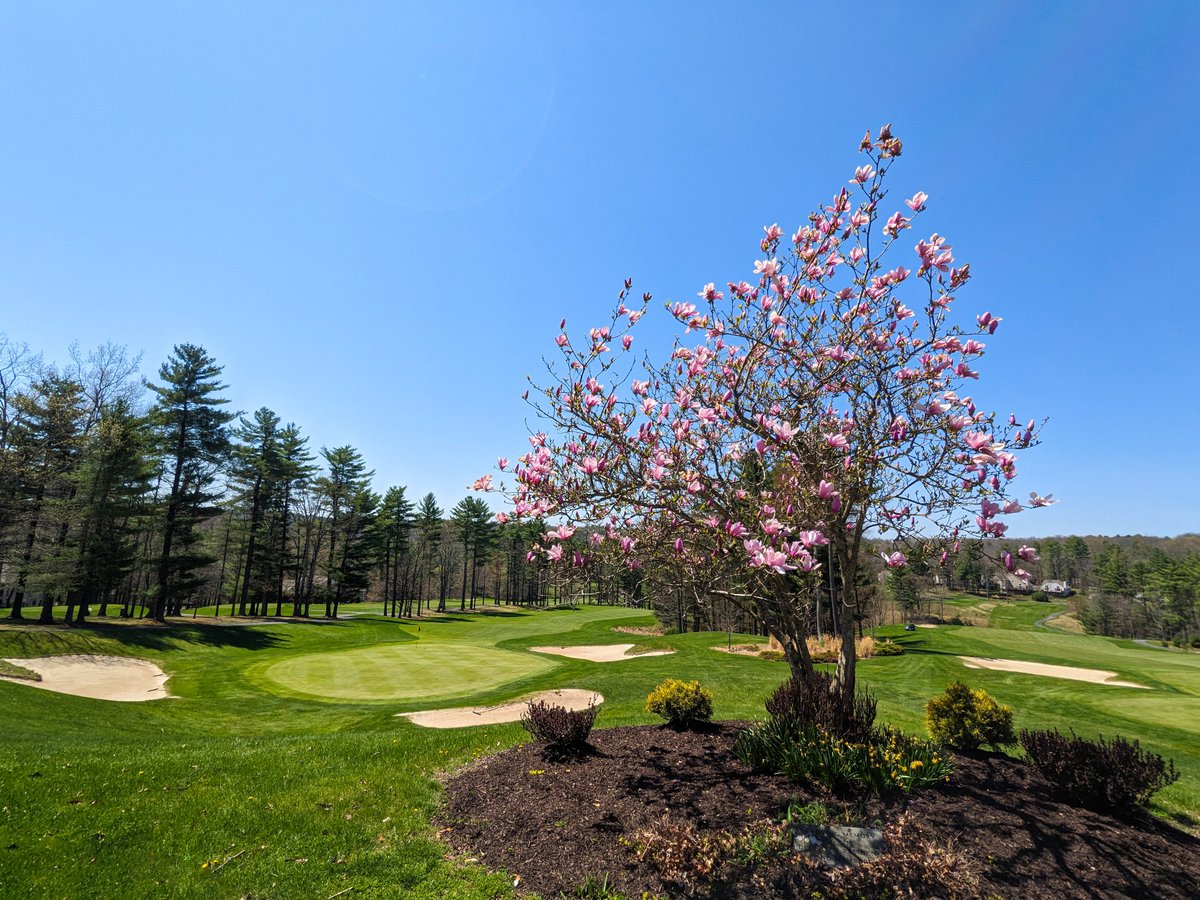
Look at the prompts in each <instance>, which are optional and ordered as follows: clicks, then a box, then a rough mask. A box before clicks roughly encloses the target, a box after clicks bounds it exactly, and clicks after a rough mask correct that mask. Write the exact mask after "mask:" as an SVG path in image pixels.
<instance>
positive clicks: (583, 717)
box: [521, 700, 597, 755]
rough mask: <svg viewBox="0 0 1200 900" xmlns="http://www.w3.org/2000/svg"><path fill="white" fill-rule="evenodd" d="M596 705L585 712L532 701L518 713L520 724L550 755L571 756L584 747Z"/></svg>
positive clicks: (590, 731)
mask: <svg viewBox="0 0 1200 900" xmlns="http://www.w3.org/2000/svg"><path fill="white" fill-rule="evenodd" d="M596 712H597V709H596V704H595V703H589V704H588V706H587V708H586V709H567V708H566V707H565V706H557V705H555V704H553V703H546V702H545V701H544V700H539V701H537V702H536V703H535V702H533V701H532V700H531V701H530V702H529V704H528V706H526V707H525V711H524V712H523V713H521V724H522V725H523V726H524V728H525V730H526V731H528V732H529V733H530V734H531V735H532V736H533V737H534V738H535V739H536V740H539V741H543V742H544V743H545V744H546V745H547V750H549V751H550V752H551V753H552V754H558V755H571V754H573V753H578V752H579V751H581V750H583V749H584V747H586V746H587V739H588V735H589V734H591V733H592V726H593V725H594V724H596Z"/></svg>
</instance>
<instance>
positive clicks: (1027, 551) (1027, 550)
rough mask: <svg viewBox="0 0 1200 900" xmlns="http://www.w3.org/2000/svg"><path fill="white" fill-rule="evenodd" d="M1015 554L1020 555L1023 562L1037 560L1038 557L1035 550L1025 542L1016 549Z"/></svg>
mask: <svg viewBox="0 0 1200 900" xmlns="http://www.w3.org/2000/svg"><path fill="white" fill-rule="evenodd" d="M1017 556H1019V557H1021V559H1023V560H1025V562H1037V561H1038V559H1039V558H1040V557H1039V556H1038V552H1037V550H1035V549H1034V548H1033V547H1030V546H1028V545H1026V544H1022V545H1021V549H1020V550H1018V551H1017Z"/></svg>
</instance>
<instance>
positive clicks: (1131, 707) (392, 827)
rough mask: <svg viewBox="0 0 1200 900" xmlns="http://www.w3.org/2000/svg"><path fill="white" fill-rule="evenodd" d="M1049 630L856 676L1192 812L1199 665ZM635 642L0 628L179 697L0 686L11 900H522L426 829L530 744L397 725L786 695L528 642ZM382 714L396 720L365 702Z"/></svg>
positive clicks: (762, 682) (739, 709) (948, 645)
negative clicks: (454, 781)
mask: <svg viewBox="0 0 1200 900" xmlns="http://www.w3.org/2000/svg"><path fill="white" fill-rule="evenodd" d="M1054 608H1055V607H1054V606H1053V605H1049V608H1048V605H1047V604H1032V603H1028V602H1024V603H1013V604H1005V603H1001V604H998V605H997V606H996V607H995V608H994V609H992V610H991V613H990V614H991V618H992V622H993V625H994V626H1000V627H992V628H977V627H976V628H972V627H949V626H945V627H941V628H937V629H921V630H919V631H917V632H910V633H905V632H903V631H901V630H900V629H899V628H895V629H883V630H882V633H884V634H892V635H893V636H895V637H896V638H897V639H898V640H900V641H901V642H903V643H905V644H906V645H907V647H908V649H909V651H910V652H909V653H908V654H906V655H905V656H903V657H898V658H888V659H879V660H868V661H865V662H863V663H862V668H861V673H862V678H863V680H864V681H865V682H866V683H867V684H869V685H870V686H871V687H872V689H873V690H875V691H876V693H877V694H878V695H879V697H880V711H881V714H882V715H883V716H885V717H887V718H888V719H891V720H893V721H895V722H897V723H899V724H901V725H903V726H905V727H907V728H910V729H913V730H918V731H919V730H921V708H922V705H923V703H924V701H925V700H926V699H927V698H928V697H929V696H931V695H932V694H934V693H937V692H938V691H940V690H942V689H943V688H944V686H945V685H946V684H947V683H948V682H950V681H952V680H954V679H956V678H962V679H965V680H967V681H968V682H969V683H970V684H972V685H974V686H981V687H985V688H986V689H987V690H988V691H990V692H992V693H993V694H995V695H996V696H997V697H999V698H1000V699H1001V700H1002V701H1004V702H1007V703H1010V704H1012V705H1013V706H1014V707H1015V709H1016V710H1017V720H1018V724H1019V725H1021V726H1024V727H1030V726H1037V727H1045V726H1058V727H1061V728H1068V727H1074V728H1076V730H1078V731H1080V732H1082V733H1085V734H1094V733H1096V732H1104V733H1106V734H1112V733H1122V734H1125V735H1127V736H1130V737H1137V738H1139V739H1140V740H1141V741H1142V742H1143V744H1145V745H1147V746H1148V747H1150V748H1151V749H1154V750H1157V751H1159V752H1164V753H1168V754H1170V755H1172V756H1174V758H1175V760H1176V762H1177V764H1178V765H1179V766H1180V768H1181V770H1182V771H1183V772H1184V780H1183V781H1181V782H1180V783H1179V784H1177V785H1175V786H1173V787H1172V788H1170V789H1168V790H1167V791H1164V792H1163V795H1162V796H1163V806H1162V811H1164V812H1166V813H1168V814H1174V815H1176V816H1178V817H1190V816H1196V815H1198V814H1200V747H1198V746H1197V741H1196V739H1195V734H1194V727H1195V726H1194V725H1193V731H1192V732H1191V733H1189V732H1188V730H1187V728H1186V725H1187V724H1188V723H1189V722H1190V723H1195V722H1198V721H1200V656H1195V655H1191V654H1169V653H1163V652H1161V651H1157V652H1156V651H1154V650H1150V649H1146V648H1142V647H1138V646H1136V645H1133V644H1131V643H1129V642H1122V641H1115V640H1111V639H1107V638H1094V637H1082V636H1075V635H1065V634H1060V633H1055V632H1052V631H1048V630H1043V629H1036V630H1034V629H1033V626H1032V622H1033V621H1034V620H1035V619H1036V618H1040V617H1041V616H1042V615H1046V614H1047V613H1049V612H1053V611H1054ZM1035 613H1036V615H1035ZM646 620H647V619H646V617H645V615H644V614H640V613H636V612H632V611H628V610H620V609H607V608H599V609H597V608H588V609H585V610H581V611H577V612H572V611H556V612H542V613H535V614H530V615H515V616H496V615H457V614H454V615H450V616H448V617H445V618H442V619H439V620H436V621H435V620H426V621H424V622H422V623H420V625H419V628H420V631H418V625H417V624H416V623H412V624H409V623H403V624H398V623H395V622H391V621H387V620H383V619H376V618H372V617H369V616H367V617H360V618H356V619H352V620H348V621H343V622H339V623H329V624H324V623H312V624H280V625H267V626H259V627H254V628H238V627H220V626H214V625H207V626H206V625H203V624H197V625H192V624H190V623H189V624H184V625H180V626H175V627H173V628H171V629H158V628H129V627H123V626H98V627H96V628H95V629H89V630H86V631H84V632H82V633H80V632H73V631H66V630H55V631H46V630H24V629H22V630H17V629H10V628H7V627H5V628H0V656H9V657H22V656H25V657H28V656H40V655H49V654H56V653H113V654H118V655H133V656H140V657H144V658H148V659H153V660H155V661H157V662H159V663H160V664H161V665H162V666H163V667H164V668H165V669H166V670H167V671H168V672H170V673H171V676H172V677H171V681H170V682H169V686H170V689H171V691H172V692H173V693H175V694H177V695H179V697H180V698H181V699H179V700H172V701H162V702H158V703H146V704H119V703H105V702H102V701H93V700H85V699H80V698H74V697H68V696H63V695H57V694H48V693H46V692H43V691H35V690H33V689H30V688H27V687H24V686H22V685H15V684H9V683H0V722H3V723H4V728H3V735H4V738H5V740H4V744H3V747H4V751H5V752H4V754H3V757H2V758H0V896H30V897H40V896H46V897H50V896H58V897H61V896H71V897H91V896H94V897H106V896H115V895H128V896H148V895H154V896H161V897H201V896H246V895H251V894H252V895H253V896H255V897H258V898H266V897H295V896H321V897H328V896H330V895H332V894H334V893H336V892H337V891H341V890H344V889H345V888H350V887H353V888H354V891H353V892H352V893H351V894H349V895H348V896H353V897H371V896H377V897H383V896H396V895H403V896H412V897H491V896H495V895H497V893H500V894H502V893H504V889H505V887H506V885H507V884H509V883H510V882H507V881H505V879H504V878H503V877H501V876H495V875H489V874H487V873H486V872H483V871H481V870H479V869H478V868H477V867H473V866H459V865H455V864H453V863H450V862H447V861H446V860H445V859H444V858H443V854H444V848H443V847H442V846H441V845H440V844H438V843H437V842H436V840H435V839H434V834H433V830H432V827H431V826H430V824H429V819H430V815H431V812H432V810H433V809H434V807H435V805H436V802H437V786H436V781H435V778H436V774H437V772H438V771H440V770H442V769H444V768H448V767H452V766H456V765H459V764H461V763H463V762H465V761H469V760H470V759H471V758H473V757H474V756H477V755H480V754H483V753H486V752H490V751H492V750H495V749H497V748H498V747H500V746H507V745H509V744H511V743H513V742H514V741H517V740H520V739H521V737H522V735H523V732H522V731H521V730H520V728H519V726H516V725H502V726H494V727H490V728H477V729H463V730H458V731H449V732H448V731H433V730H425V729H421V728H418V727H417V726H413V725H411V724H408V723H405V722H403V721H402V720H399V719H396V718H395V717H394V714H395V713H396V712H397V711H403V710H408V709H414V708H421V707H422V706H426V707H428V706H438V705H442V703H441V702H425V703H420V702H417V701H414V700H412V699H411V698H412V696H413V693H412V691H413V688H414V687H415V686H416V685H417V684H418V683H419V684H420V685H422V686H423V687H426V688H427V687H430V686H432V687H433V688H434V689H435V690H438V689H444V690H446V691H449V692H451V693H453V694H454V703H455V704H458V703H491V702H497V701H500V700H504V699H508V698H510V697H512V696H516V695H520V694H523V693H525V692H527V691H533V690H539V689H543V688H551V687H585V688H591V689H595V690H599V691H600V692H601V693H602V694H604V695H605V697H606V698H607V701H606V703H605V705H604V708H603V712H602V714H601V718H600V722H599V724H600V725H601V726H602V727H603V726H612V725H619V724H625V723H631V722H645V721H648V718H647V717H646V716H645V714H644V713H643V712H642V704H643V702H644V698H645V695H646V694H647V693H648V692H649V691H650V690H651V688H653V686H654V685H655V684H657V683H658V682H659V681H661V680H662V679H663V678H665V677H668V676H671V677H687V678H699V679H700V680H701V682H702V683H704V684H705V685H707V686H710V687H711V688H712V689H713V690H714V693H715V695H716V698H715V706H716V714H717V716H718V717H720V718H750V717H753V716H756V715H758V714H759V713H760V711H761V709H762V706H761V704H762V700H763V698H764V697H765V696H766V694H767V693H768V692H769V691H770V690H771V689H772V688H773V686H774V685H775V684H777V683H778V682H779V681H780V680H782V678H783V677H784V676H785V674H786V667H785V666H783V665H782V664H780V663H771V662H765V661H762V660H757V659H750V658H745V657H736V656H731V655H728V654H724V653H716V652H713V650H712V649H711V647H712V646H714V645H718V644H723V643H724V642H725V640H726V636H725V635H713V634H689V635H680V636H672V637H668V638H656V639H649V640H651V641H652V642H653V643H654V644H655V645H660V644H667V645H670V646H673V647H675V648H676V649H677V650H678V652H677V653H676V654H675V655H673V656H665V657H647V658H642V659H633V660H628V661H622V662H619V663H609V664H597V663H588V662H585V661H579V660H569V659H565V658H564V659H555V660H548V659H547V658H545V657H538V656H532V655H528V654H524V653H522V652H521V651H522V650H523V648H525V647H528V646H531V645H537V644H551V643H571V644H584V643H620V642H629V641H637V642H639V643H645V642H647V639H639V638H636V637H633V636H629V635H624V634H614V633H613V632H612V631H611V626H612V625H613V624H616V623H618V622H625V623H631V624H632V623H637V622H639V621H646ZM734 639H735V640H738V639H739V636H736V635H735V636H734ZM414 641H417V642H419V643H416V644H414ZM464 645H466V646H469V647H471V648H473V650H474V652H477V653H485V662H486V663H487V667H486V668H485V670H484V671H482V672H480V673H479V676H478V677H476V678H472V679H468V680H467V682H466V683H460V681H459V680H458V677H456V675H455V674H454V673H453V671H452V670H451V668H450V667H449V666H444V665H440V664H438V660H439V659H441V660H443V661H445V660H448V659H449V657H448V656H446V655H445V654H452V653H459V652H461V648H462V647H463V646H464ZM417 646H420V647H422V648H424V649H423V653H424V654H425V656H424V658H425V659H426V660H428V661H429V662H430V664H431V668H430V669H423V670H412V669H407V668H404V667H402V666H401V667H396V668H394V669H389V668H388V667H384V666H377V667H375V669H374V670H373V671H372V672H371V673H370V674H369V676H363V675H361V673H360V674H358V675H354V674H350V675H347V674H346V673H345V672H342V671H340V670H336V669H330V670H328V671H330V672H331V675H330V677H331V678H332V679H333V684H334V689H335V690H336V691H338V692H339V693H341V694H343V695H349V694H351V693H353V692H354V690H360V691H361V692H362V696H365V697H367V699H361V700H354V699H346V698H345V697H343V698H342V699H338V700H329V699H318V698H315V697H311V696H305V695H303V694H301V693H298V692H297V691H296V690H295V684H292V685H290V686H284V685H281V684H280V683H279V681H278V680H276V678H275V676H276V675H278V674H279V672H280V671H282V672H285V673H286V672H287V671H288V669H287V667H288V666H293V667H297V668H296V669H294V671H300V672H301V673H302V674H303V679H307V680H304V683H303V685H302V687H304V688H305V690H306V691H312V690H320V689H321V685H320V683H319V681H317V680H314V679H316V678H317V673H319V672H320V671H321V668H322V665H321V663H320V662H319V657H314V654H319V653H328V652H330V651H334V654H333V655H334V656H336V657H340V661H341V662H343V663H344V662H347V661H350V662H353V661H354V660H355V656H356V655H360V654H364V653H369V652H371V651H372V650H373V649H376V648H377V649H378V650H379V651H380V652H381V656H382V657H385V658H386V657H388V656H391V657H393V658H401V657H399V655H398V654H399V653H400V652H401V651H403V650H405V649H415V647H417ZM493 648H499V649H500V650H502V651H506V652H505V653H504V654H503V657H502V658H508V654H513V655H515V656H518V657H526V656H527V657H528V658H529V659H531V660H535V661H539V662H541V663H542V665H541V666H535V667H534V668H531V669H524V668H522V669H521V670H520V671H514V672H513V673H511V674H512V675H513V676H514V678H515V680H513V681H511V682H509V683H507V684H505V685H503V686H497V685H496V679H495V678H494V677H493V676H494V673H493V672H492V671H491V670H490V662H488V660H491V659H494V657H492V656H490V655H487V654H489V653H490V654H494V653H495V650H494V649H493ZM345 654H349V655H345ZM958 654H963V655H979V656H998V657H1008V658H1017V659H1030V660H1037V661H1044V662H1054V663H1060V664H1074V665H1081V666H1088V667H1092V668H1105V669H1112V670H1114V671H1117V672H1119V673H1120V674H1121V675H1122V676H1124V677H1126V678H1129V679H1131V680H1135V681H1139V682H1141V683H1144V684H1148V685H1151V686H1152V687H1153V688H1154V690H1152V691H1139V690H1135V689H1129V688H1117V687H1109V686H1102V685H1089V684H1084V683H1079V682H1067V681H1060V680H1055V679H1047V678H1037V677H1034V676H1024V675H1015V674H1007V673H1002V672H991V671H983V670H970V669H966V668H964V667H963V666H962V664H961V663H960V662H959V661H958V660H957V659H956V658H955V656H956V655H958ZM355 678H358V679H359V681H358V684H359V685H360V687H359V688H354V687H353V683H354V680H355ZM303 679H302V680H303ZM285 681H286V679H285ZM348 685H350V686H349V687H348ZM380 692H384V693H391V694H393V695H394V696H395V697H397V698H399V699H370V697H372V696H376V697H377V696H379V694H380ZM405 698H409V699H408V700H407V701H406V700H405ZM10 847H11V848H12V849H4V848H10ZM235 854H240V855H237V856H235ZM226 860H228V862H226V863H225V865H223V866H222V865H221V863H223V862H225V861H226Z"/></svg>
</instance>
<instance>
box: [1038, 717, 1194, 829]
mask: <svg viewBox="0 0 1200 900" xmlns="http://www.w3.org/2000/svg"><path fill="white" fill-rule="evenodd" d="M1021 746H1022V747H1024V748H1025V756H1026V758H1027V759H1028V760H1029V762H1030V763H1032V764H1033V766H1034V768H1036V769H1037V770H1038V771H1039V772H1041V773H1042V776H1043V777H1044V778H1045V779H1046V780H1047V781H1049V782H1050V783H1051V784H1053V785H1054V787H1055V788H1056V789H1057V790H1058V791H1059V792H1060V793H1062V794H1064V795H1065V796H1067V797H1068V798H1070V799H1071V800H1074V801H1075V802H1076V803H1080V804H1082V805H1084V806H1090V807H1093V808H1096V809H1102V810H1106V811H1109V812H1115V813H1117V814H1119V815H1132V814H1134V813H1137V812H1139V811H1140V810H1142V809H1143V808H1145V806H1146V805H1147V804H1148V803H1149V802H1150V797H1151V795H1153V794H1154V792H1155V791H1158V790H1160V789H1161V788H1164V787H1166V786H1167V785H1168V784H1171V783H1172V782H1174V781H1176V780H1178V778H1179V772H1178V771H1177V770H1176V768H1175V763H1174V761H1166V762H1164V761H1163V758H1162V757H1161V756H1159V755H1158V754H1157V753H1150V752H1148V751H1146V750H1143V749H1142V748H1141V745H1140V744H1138V742H1137V741H1134V742H1133V743H1130V742H1129V741H1127V740H1125V739H1124V738H1122V737H1117V738H1113V739H1112V741H1105V740H1104V738H1100V739H1099V740H1095V741H1089V740H1085V739H1084V738H1081V737H1079V736H1078V735H1076V734H1075V733H1074V732H1072V733H1071V737H1069V738H1068V737H1066V736H1065V735H1063V734H1060V733H1059V732H1058V731H1022V732H1021Z"/></svg>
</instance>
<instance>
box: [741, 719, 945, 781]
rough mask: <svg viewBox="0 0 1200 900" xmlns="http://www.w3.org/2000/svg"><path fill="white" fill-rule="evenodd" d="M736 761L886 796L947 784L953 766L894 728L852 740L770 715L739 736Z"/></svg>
mask: <svg viewBox="0 0 1200 900" xmlns="http://www.w3.org/2000/svg"><path fill="white" fill-rule="evenodd" d="M734 750H735V752H736V753H737V755H738V758H739V759H741V760H742V761H743V762H745V763H746V764H747V765H750V766H753V767H754V768H756V769H766V770H768V771H772V772H778V773H780V774H782V775H786V776H787V777H788V778H790V779H792V780H793V781H796V782H804V781H808V782H814V783H817V784H821V785H824V786H825V787H827V788H829V789H830V790H831V791H834V792H835V793H840V794H855V793H859V792H862V791H870V792H871V793H873V794H875V795H877V796H880V797H883V796H887V795H888V794H893V793H896V792H897V791H911V790H913V789H914V788H919V787H924V786H926V785H929V784H935V783H937V782H939V781H946V780H949V778H950V773H951V771H952V766H951V763H950V760H949V759H947V757H946V755H945V754H944V753H943V752H942V750H941V748H940V747H939V746H937V745H936V744H934V743H933V742H931V741H924V740H921V739H920V738H917V737H913V736H911V735H906V734H903V733H902V732H900V731H899V730H897V729H894V728H885V729H883V730H881V731H878V732H875V733H874V734H872V735H871V736H870V738H869V739H867V740H866V741H864V742H861V743H857V742H850V741H847V740H844V739H843V738H839V737H837V736H836V735H833V734H831V733H829V732H828V731H826V730H824V729H822V728H820V727H819V726H817V725H814V724H813V723H811V722H802V721H800V720H798V719H796V718H795V717H793V716H786V715H785V716H772V717H771V718H770V719H768V720H767V721H766V722H760V723H757V724H755V725H752V726H750V727H749V728H747V729H746V730H745V731H742V732H741V733H740V734H738V736H737V739H736V741H735V743H734Z"/></svg>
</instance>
